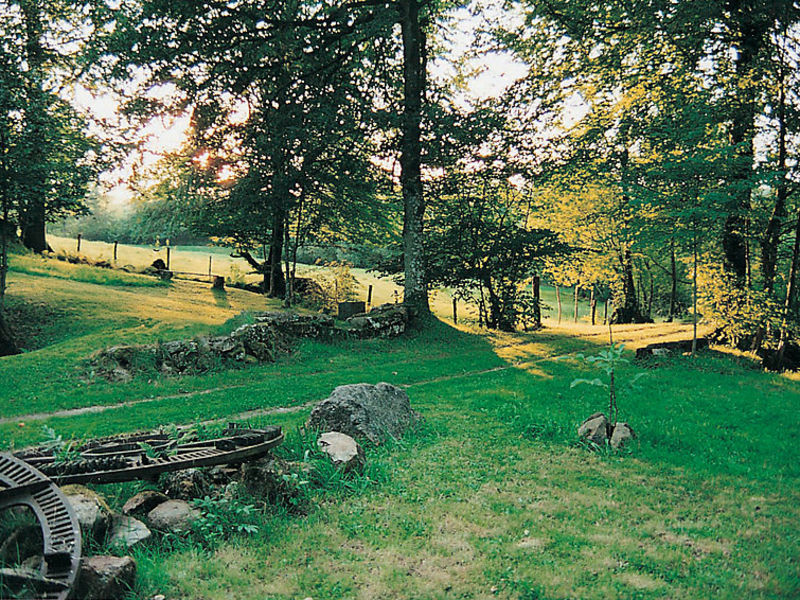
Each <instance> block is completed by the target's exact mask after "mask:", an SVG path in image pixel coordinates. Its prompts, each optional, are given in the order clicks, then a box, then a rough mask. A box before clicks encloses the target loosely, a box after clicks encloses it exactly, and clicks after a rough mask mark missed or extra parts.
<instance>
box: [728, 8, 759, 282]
mask: <svg viewBox="0 0 800 600" xmlns="http://www.w3.org/2000/svg"><path fill="white" fill-rule="evenodd" d="M727 4H728V9H729V10H730V13H731V19H732V20H733V27H734V28H735V29H736V30H737V31H736V33H737V34H738V42H739V43H738V44H737V46H738V47H737V48H735V50H736V58H735V59H734V67H735V70H736V78H735V81H737V82H741V83H742V84H743V85H741V86H739V87H737V89H736V91H735V98H734V99H733V102H734V109H733V114H732V115H731V122H732V124H731V132H730V140H731V145H732V146H733V152H734V158H733V161H734V162H733V167H732V173H731V184H732V186H731V187H732V192H731V200H730V202H729V207H728V216H727V218H726V219H725V225H724V227H723V232H722V249H723V252H724V262H723V266H724V268H725V270H726V271H727V272H728V273H732V274H733V275H735V277H736V279H737V281H738V282H739V285H740V286H744V285H745V280H746V278H747V244H746V243H745V235H744V232H745V226H746V223H745V215H747V213H748V211H749V208H750V191H751V183H750V179H751V177H752V175H753V160H754V156H753V138H754V135H755V115H756V96H755V90H754V86H755V85H756V83H755V82H756V81H757V77H756V74H755V66H756V61H757V57H758V54H759V52H760V51H761V49H762V46H763V40H764V33H765V30H766V29H765V26H764V25H763V24H762V23H760V22H758V21H757V20H756V19H757V16H756V13H757V11H754V10H752V7H751V5H750V3H749V2H746V1H745V0H728V3H727Z"/></svg>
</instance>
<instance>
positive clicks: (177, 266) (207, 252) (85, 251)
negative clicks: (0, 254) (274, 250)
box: [48, 236, 603, 325]
mask: <svg viewBox="0 0 800 600" xmlns="http://www.w3.org/2000/svg"><path fill="white" fill-rule="evenodd" d="M48 241H49V242H50V245H51V246H52V247H53V250H55V251H56V252H59V251H60V252H68V253H73V254H74V253H76V252H77V247H78V246H77V240H76V239H73V238H64V237H58V236H49V237H48ZM81 254H82V255H84V256H88V257H90V258H92V259H95V260H100V259H103V260H108V261H112V259H113V257H114V245H113V244H112V243H108V242H100V241H86V240H81ZM157 258H160V259H162V260H166V248H165V247H164V246H159V247H155V246H142V245H139V246H136V245H128V244H119V245H118V248H117V261H116V265H117V266H123V265H130V266H132V267H134V268H136V269H142V268H144V267H146V266H148V265H150V264H151V263H152V262H153V261H154V260H156V259H157ZM209 259H211V270H212V272H213V273H215V274H217V275H222V276H224V277H230V276H231V275H232V274H233V273H234V271H235V272H236V273H239V274H246V275H245V279H246V280H247V281H249V282H258V281H260V279H261V276H259V275H256V274H252V273H249V271H250V268H249V266H248V265H247V263H246V262H245V261H244V260H243V259H241V258H234V257H232V256H231V250H230V249H229V248H222V247H219V246H174V247H172V248H171V250H170V267H171V268H172V269H174V270H176V271H183V272H188V273H197V274H205V273H208V264H209ZM232 267H233V271H232V270H231V268H232ZM325 271H326V269H325V267H324V266H318V265H303V264H300V265H298V266H297V273H298V276H299V277H316V276H318V275H320V274H323V273H324V272H325ZM351 272H352V273H353V275H354V276H355V277H356V279H357V280H358V286H357V288H358V289H357V295H358V299H360V300H364V301H366V300H367V298H368V293H369V287H370V286H372V305H373V306H378V305H380V304H385V303H387V302H395V301H396V300H397V299H398V298H399V299H400V300H401V301H402V298H403V289H402V287H401V286H398V285H397V284H395V283H394V281H393V280H392V278H391V277H380V276H379V274H378V273H376V272H374V271H370V270H368V269H356V268H354V269H351ZM560 295H561V303H562V313H561V323H559V324H563V325H568V324H570V323H573V322H574V314H575V313H574V308H575V303H574V288H561V291H560ZM541 296H542V302H543V305H544V306H543V311H542V315H543V316H544V317H545V319H547V320H548V321H551V322H550V324H551V325H556V324H557V315H558V309H557V307H558V302H557V297H556V291H555V288H554V287H552V286H550V285H542V286H541ZM430 303H431V310H432V311H433V313H434V314H435V315H437V316H438V317H439V318H441V319H443V320H452V317H453V296H452V295H451V293H450V291H449V290H434V291H433V292H432V293H431V296H430ZM457 312H458V318H459V319H460V320H462V321H467V322H469V323H472V324H475V323H477V321H478V307H477V305H475V304H472V303H465V302H459V303H458V308H457ZM590 315H591V306H590V304H589V302H588V301H587V300H586V299H584V298H580V299H579V301H578V320H579V322H580V323H586V322H588V321H589V319H590ZM596 318H597V321H598V322H600V323H602V319H603V303H602V302H598V303H597V313H596Z"/></svg>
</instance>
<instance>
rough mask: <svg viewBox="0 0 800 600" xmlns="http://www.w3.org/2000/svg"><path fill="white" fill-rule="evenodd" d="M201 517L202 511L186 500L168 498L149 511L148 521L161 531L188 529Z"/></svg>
mask: <svg viewBox="0 0 800 600" xmlns="http://www.w3.org/2000/svg"><path fill="white" fill-rule="evenodd" d="M199 517H200V511H199V510H197V509H196V508H194V507H192V505H190V504H189V503H188V502H186V501H185V500H167V501H166V502H164V503H162V504H159V505H158V506H156V507H155V508H154V509H153V510H151V511H150V512H149V513H147V521H148V523H150V525H151V526H152V527H153V528H154V529H158V530H159V531H188V530H189V529H190V528H191V526H192V522H194V521H195V520H197V519H198V518H199Z"/></svg>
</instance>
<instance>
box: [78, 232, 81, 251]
mask: <svg viewBox="0 0 800 600" xmlns="http://www.w3.org/2000/svg"><path fill="white" fill-rule="evenodd" d="M80 251H81V234H80V233H79V234H78V252H80Z"/></svg>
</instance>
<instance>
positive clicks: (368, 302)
mask: <svg viewBox="0 0 800 600" xmlns="http://www.w3.org/2000/svg"><path fill="white" fill-rule="evenodd" d="M367 306H372V286H369V288H367Z"/></svg>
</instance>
